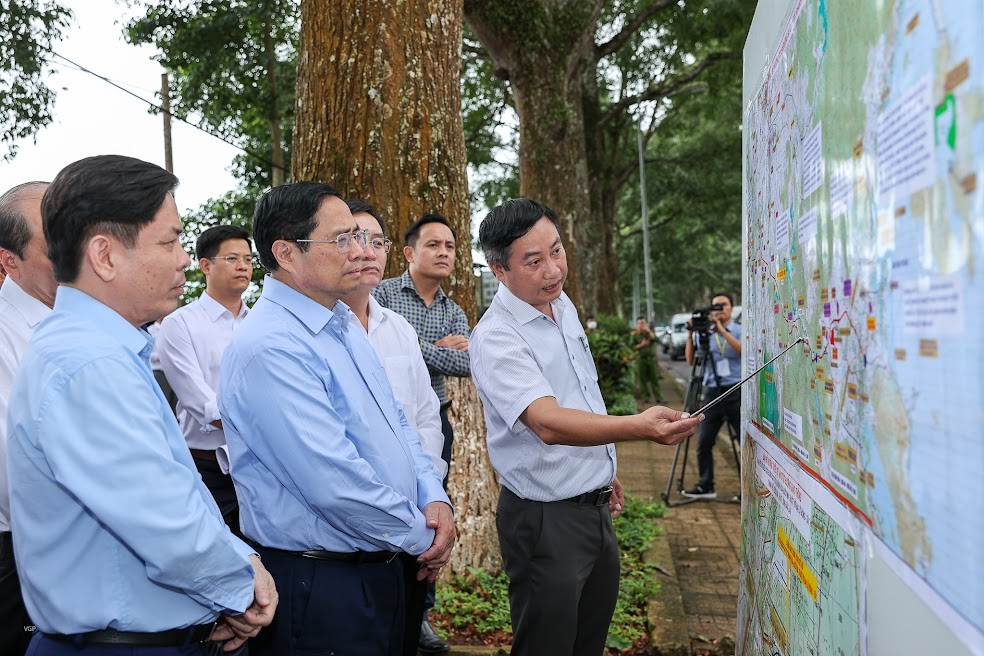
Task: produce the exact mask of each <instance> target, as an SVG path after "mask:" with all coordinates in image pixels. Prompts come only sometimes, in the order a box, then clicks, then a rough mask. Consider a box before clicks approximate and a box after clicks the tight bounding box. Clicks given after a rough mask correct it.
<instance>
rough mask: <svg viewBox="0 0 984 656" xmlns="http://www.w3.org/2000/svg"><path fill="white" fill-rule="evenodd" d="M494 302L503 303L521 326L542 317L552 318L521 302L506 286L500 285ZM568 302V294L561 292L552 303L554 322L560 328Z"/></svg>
mask: <svg viewBox="0 0 984 656" xmlns="http://www.w3.org/2000/svg"><path fill="white" fill-rule="evenodd" d="M494 300H497V301H499V302H500V303H502V306H503V307H504V308H505V309H506V311H507V312H509V314H511V315H512V316H513V318H514V319H516V321H518V322H519V323H521V324H526V323H529V322H531V321H535V320H536V319H539V318H540V317H545V318H547V319H549V318H550V317H548V316H547V315H545V314H544V313H542V312H540V311H539V310H537V309H536V308H535V307H533V306H532V305H530V304H529V303H527V302H526V301H523V300H520V299H519V298H518V297H517V296H516V295H515V294H513V293H512V292H511V291H509V288H508V287H506V286H505V285H499V290H498V291H497V292H496V293H495V299H494ZM567 300H568V299H567V294H565V293H564V292H561V293H560V296H558V297H557V298H555V299H554V300H552V301H550V308H551V309H552V310H553V313H554V319H553V320H554V323H556V324H557V325H558V326H559V325H562V319H563V316H564V309H563V308H564V302H565V301H567Z"/></svg>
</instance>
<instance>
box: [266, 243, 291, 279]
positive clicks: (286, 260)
mask: <svg viewBox="0 0 984 656" xmlns="http://www.w3.org/2000/svg"><path fill="white" fill-rule="evenodd" d="M271 250H272V251H273V259H275V260H276V261H277V264H278V265H279V266H280V268H281V269H283V270H284V271H289V272H290V273H293V272H294V271H295V270H296V269H297V252H296V250H295V245H294V244H293V243H292V242H289V241H287V240H285V239H278V240H277V241H275V242H273V247H272V248H271Z"/></svg>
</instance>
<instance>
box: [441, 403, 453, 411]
mask: <svg viewBox="0 0 984 656" xmlns="http://www.w3.org/2000/svg"><path fill="white" fill-rule="evenodd" d="M450 407H451V402H450V401H445V402H444V403H442V404H441V412H444V411H445V410H447V409H448V408H450Z"/></svg>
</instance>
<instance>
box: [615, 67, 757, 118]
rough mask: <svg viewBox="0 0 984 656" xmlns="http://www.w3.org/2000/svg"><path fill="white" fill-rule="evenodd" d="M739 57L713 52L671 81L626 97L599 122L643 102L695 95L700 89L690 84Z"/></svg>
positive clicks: (654, 85)
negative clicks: (703, 74)
mask: <svg viewBox="0 0 984 656" xmlns="http://www.w3.org/2000/svg"><path fill="white" fill-rule="evenodd" d="M739 56H740V53H737V52H731V51H725V52H713V53H711V54H709V55H708V56H707V57H705V58H704V59H702V60H700V61H699V62H697V63H696V64H694V65H693V66H690V67H689V68H687V69H685V70H684V71H682V72H681V73H680V74H679V75H677V76H676V77H674V78H672V79H670V80H662V81H661V82H660V83H659V84H653V85H650V87H649V88H648V89H646V90H645V91H643V92H642V93H637V94H636V95H634V96H626V97H625V98H622V99H621V100H619V101H618V102H616V103H614V104H613V105H612V106H611V107H609V108H608V111H607V112H605V115H604V116H602V117H601V120H600V121H599V122H600V123H602V124H604V123H607V122H608V121H610V120H611V119H612V118H613V117H614V116H617V115H619V114H621V113H622V112H624V111H625V110H626V109H628V108H629V107H631V106H632V105H636V104H638V103H641V102H646V101H651V100H661V99H663V98H668V97H670V96H673V95H677V94H679V93H684V92H687V93H693V92H694V91H697V90H700V89H699V88H698V87H695V86H693V85H691V84H690V83H691V82H693V80H694V78H696V77H697V76H698V75H700V74H701V73H703V72H704V71H705V70H706V69H708V68H710V67H711V66H712V65H714V64H716V63H718V62H721V61H726V60H729V59H737V58H738V57H739ZM704 88H706V87H704Z"/></svg>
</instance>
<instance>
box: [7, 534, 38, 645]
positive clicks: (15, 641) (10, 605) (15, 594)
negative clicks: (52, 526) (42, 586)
mask: <svg viewBox="0 0 984 656" xmlns="http://www.w3.org/2000/svg"><path fill="white" fill-rule="evenodd" d="M33 636H34V622H32V621H31V618H30V617H28V616H27V609H26V608H24V600H23V599H22V598H21V589H20V579H18V578H17V566H16V565H15V564H14V545H13V543H12V541H11V537H10V532H9V531H7V532H6V533H0V653H2V654H6V655H8V656H22V655H23V654H24V652H25V651H27V646H28V645H29V644H31V638H32V637H33Z"/></svg>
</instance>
